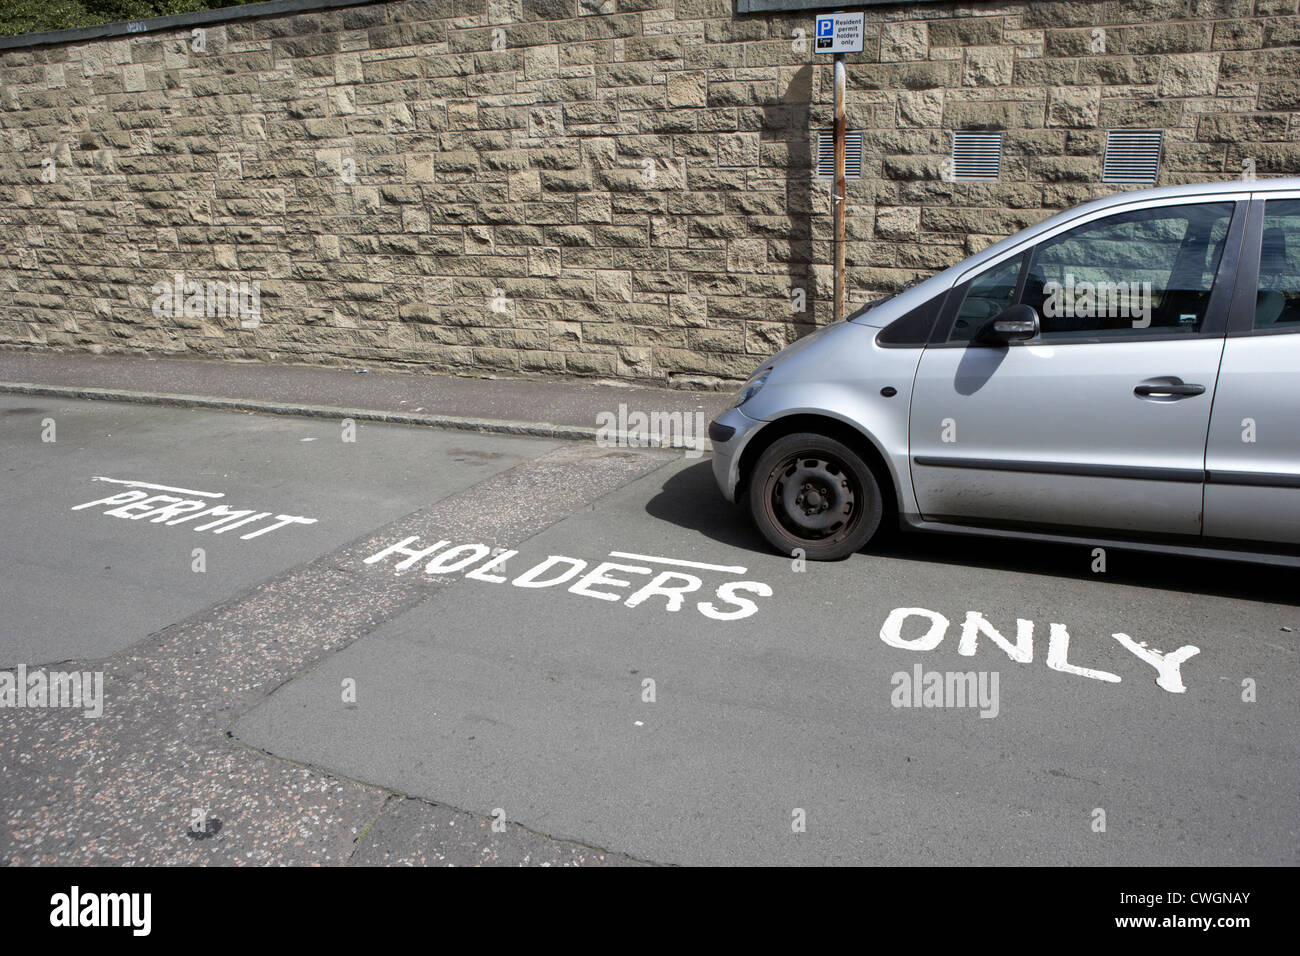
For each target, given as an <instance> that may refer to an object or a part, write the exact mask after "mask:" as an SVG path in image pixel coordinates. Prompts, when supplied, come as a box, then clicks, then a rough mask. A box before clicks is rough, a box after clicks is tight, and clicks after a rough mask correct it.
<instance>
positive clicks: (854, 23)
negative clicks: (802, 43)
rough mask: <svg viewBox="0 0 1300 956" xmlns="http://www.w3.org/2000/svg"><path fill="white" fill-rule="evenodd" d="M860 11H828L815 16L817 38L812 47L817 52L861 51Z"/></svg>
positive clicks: (862, 20)
mask: <svg viewBox="0 0 1300 956" xmlns="http://www.w3.org/2000/svg"><path fill="white" fill-rule="evenodd" d="M865 19H866V15H865V14H862V13H828V14H823V15H820V16H818V17H817V40H816V43H814V44H813V49H814V50H816V52H818V53H861V52H862V34H863V22H864V20H865Z"/></svg>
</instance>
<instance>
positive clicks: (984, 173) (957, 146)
mask: <svg viewBox="0 0 1300 956" xmlns="http://www.w3.org/2000/svg"><path fill="white" fill-rule="evenodd" d="M952 178H953V180H954V181H956V182H976V183H995V182H997V181H998V180H999V179H1001V178H1002V134H1001V133H976V132H973V131H971V130H954V131H953V134H952Z"/></svg>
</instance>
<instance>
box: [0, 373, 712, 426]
mask: <svg viewBox="0 0 1300 956" xmlns="http://www.w3.org/2000/svg"><path fill="white" fill-rule="evenodd" d="M365 368H366V366H357V367H356V368H343V369H341V368H326V367H320V366H308V365H268V364H263V363H260V362H240V361H220V360H212V359H184V358H165V357H164V358H150V357H146V356H136V355H84V354H63V353H54V352H25V351H20V350H10V349H0V394H4V393H9V394H28V395H46V396H54V397H63V398H83V399H100V400H107V401H119V402H140V403H147V404H163V405H183V406H194V407H202V408H227V409H237V410H241V411H256V412H265V413H268V414H273V415H304V416H310V417H314V418H339V419H342V418H352V419H357V420H362V421H378V422H389V423H393V424H410V425H431V426H435V427H440V428H458V429H465V430H470V431H484V432H498V433H504V434H513V435H536V436H540V437H545V438H561V439H568V440H577V441H590V440H594V439H595V438H596V433H597V429H598V427H599V426H600V425H601V424H602V422H608V421H609V420H610V419H609V418H608V416H610V415H612V416H614V420H615V421H617V422H618V425H617V428H618V430H619V431H620V432H625V433H626V434H627V435H630V436H635V437H637V438H639V439H641V443H643V444H645V443H648V444H662V445H665V446H668V447H683V435H685V437H687V438H689V439H697V440H698V439H704V434H703V430H702V429H699V428H698V424H699V422H701V421H702V422H703V424H704V428H707V426H708V422H710V421H711V420H712V419H714V418H715V417H717V415H718V414H719V413H720V412H721V411H722V410H723V409H725V408H726V407H727V405H728V403H729V401H730V399H731V394H730V392H713V391H685V390H681V389H667V388H649V387H645V386H632V385H628V386H623V385H610V384H595V383H589V382H574V381H566V382H546V381H535V380H530V379H518V378H467V377H461V376H456V375H443V374H437V373H433V372H396V371H389V370H374V369H372V370H367V371H365V372H364V374H362V372H361V370H362V369H365ZM620 406H624V407H625V412H624V414H623V415H620ZM636 412H640V413H644V414H645V415H646V416H650V415H652V414H653V413H659V415H660V416H663V415H680V416H681V417H680V418H673V419H663V418H662V417H661V418H659V419H648V420H650V421H656V420H658V421H676V422H680V423H685V428H684V429H683V428H682V427H681V426H680V425H679V426H677V428H676V430H675V431H673V430H671V429H667V428H665V429H664V431H666V432H667V434H665V435H664V436H663V438H662V441H660V440H657V439H656V438H655V437H654V436H653V435H651V434H650V433H649V429H646V428H638V427H637V425H636V419H635V418H634V419H633V420H632V423H631V425H630V427H629V424H628V418H627V416H628V415H629V414H631V413H636ZM602 413H603V414H604V415H605V416H607V417H606V418H605V419H603V420H602V419H601V418H600V417H598V416H601V415H602ZM697 413H699V415H701V416H702V418H697V417H696V415H697ZM696 447H701V446H700V445H699V444H697V445H696ZM703 447H704V448H706V449H707V448H708V444H707V440H705V441H704V443H703Z"/></svg>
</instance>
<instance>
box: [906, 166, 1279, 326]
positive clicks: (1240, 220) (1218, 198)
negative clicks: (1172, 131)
mask: <svg viewBox="0 0 1300 956" xmlns="http://www.w3.org/2000/svg"><path fill="white" fill-rule="evenodd" d="M1270 195H1271V194H1270ZM1296 196H1300V193H1297V194H1296ZM1278 198H1283V197H1278ZM1285 198H1291V197H1290V196H1289V195H1288V196H1286V197H1285ZM1189 200H1190V201H1189ZM1222 202H1231V203H1232V204H1233V209H1232V216H1231V218H1230V219H1229V220H1228V233H1227V236H1226V237H1225V238H1224V243H1223V255H1222V257H1221V258H1220V259H1219V267H1218V270H1217V271H1216V272H1215V274H1214V286H1213V290H1212V291H1211V293H1210V301H1209V304H1208V305H1207V306H1206V310H1205V321H1204V322H1202V323H1201V328H1200V329H1198V330H1197V331H1196V332H1194V333H1191V334H1187V333H1176V332H1156V333H1153V334H1148V335H1142V334H1137V335H1123V336H1115V337H1109V336H1108V337H1101V336H1096V335H1088V334H1086V333H1081V334H1078V335H1061V336H1054V337H1053V338H1051V339H1044V338H1042V337H1041V335H1039V336H1035V337H1034V338H1032V339H1025V340H1021V341H1015V342H1007V343H1002V344H989V343H985V342H976V341H961V342H949V341H948V337H949V335H950V334H951V331H952V325H953V322H954V321H955V320H956V318H957V309H958V307H959V303H961V302H963V301H964V300H965V297H966V290H967V287H968V285H969V283H970V282H972V281H973V280H974V279H976V278H978V277H979V276H982V275H983V274H984V273H985V271H986V270H988V269H995V268H997V267H998V266H1000V265H1001V264H1002V263H1004V262H1006V261H1007V260H1008V259H1011V258H1013V257H1014V256H1017V255H1021V254H1023V253H1026V252H1028V253H1030V255H1027V256H1026V257H1025V262H1024V263H1023V264H1022V265H1021V271H1020V280H1019V282H1018V283H1017V286H1016V302H1019V301H1020V298H1021V296H1022V295H1023V294H1024V286H1025V280H1026V278H1027V273H1028V264H1029V263H1030V262H1031V261H1032V259H1033V255H1032V253H1033V252H1034V251H1035V250H1036V249H1037V248H1038V246H1039V245H1041V244H1042V243H1044V242H1048V241H1050V240H1052V239H1054V238H1056V237H1057V236H1059V235H1061V234H1062V233H1064V232H1069V231H1070V230H1072V229H1075V228H1077V227H1079V226H1084V225H1087V224H1088V223H1091V222H1095V221H1096V220H1098V219H1106V218H1109V217H1111V216H1116V215H1123V214H1124V213H1128V212H1134V211H1137V210H1141V209H1156V208H1159V207H1163V206H1204V205H1214V204H1215V203H1222ZM1253 205H1254V203H1253V202H1251V201H1250V194H1249V193H1247V192H1245V191H1244V190H1243V191H1237V190H1234V191H1232V192H1231V193H1207V194H1206V195H1205V196H1195V197H1190V196H1178V197H1172V198H1168V199H1162V200H1159V201H1155V202H1152V201H1150V200H1147V201H1140V202H1133V203H1125V204H1124V205H1122V206H1114V207H1110V208H1108V209H1101V210H1096V211H1094V212H1093V213H1091V214H1089V215H1086V216H1079V217H1077V218H1075V219H1071V220H1070V221H1069V222H1066V223H1062V224H1061V225H1060V226H1059V227H1058V228H1055V229H1052V230H1051V231H1050V232H1047V233H1044V234H1043V235H1041V236H1036V237H1034V238H1033V239H1028V240H1026V241H1025V242H1022V243H1018V244H1017V245H1016V246H1015V248H1014V249H1011V250H1009V251H1007V252H1006V253H1005V254H1003V255H1001V256H998V257H997V258H996V259H994V260H993V261H992V262H987V263H982V264H981V265H979V266H976V267H974V268H972V269H970V270H968V271H967V272H964V273H962V274H961V276H960V277H959V278H958V280H957V282H956V283H954V284H953V287H952V290H951V291H950V292H949V294H948V301H947V302H946V303H944V310H943V315H942V316H941V317H940V319H939V321H938V322H936V323H935V327H934V332H933V334H932V335H931V336H930V344H929V346H927V347H928V348H962V349H964V348H1027V347H1031V346H1038V347H1040V348H1044V347H1045V348H1054V347H1056V346H1058V345H1108V344H1111V343H1115V342H1128V343H1134V342H1190V341H1194V340H1196V339H1201V338H1211V337H1216V336H1223V335H1224V333H1225V331H1226V330H1227V325H1228V314H1229V311H1230V310H1231V311H1232V313H1233V314H1234V315H1235V314H1236V312H1237V309H1238V305H1237V303H1238V300H1237V298H1236V294H1237V290H1238V288H1239V285H1238V275H1237V271H1238V264H1239V262H1240V261H1241V256H1242V251H1243V240H1244V238H1245V233H1246V225H1247V219H1248V217H1249V207H1251V206H1253ZM1262 219H1263V217H1262V215H1261V216H1260V221H1261V226H1260V234H1261V235H1262V233H1263V228H1262ZM1255 248H1256V250H1258V245H1256V247H1255ZM1256 262H1258V256H1256ZM1255 291H1256V290H1253V289H1252V291H1251V316H1252V320H1251V321H1252V324H1253V321H1254V320H1253V316H1254V293H1255ZM958 292H960V294H958ZM1264 334H1269V335H1273V334H1279V332H1278V331H1273V330H1270V331H1268V332H1265V333H1264Z"/></svg>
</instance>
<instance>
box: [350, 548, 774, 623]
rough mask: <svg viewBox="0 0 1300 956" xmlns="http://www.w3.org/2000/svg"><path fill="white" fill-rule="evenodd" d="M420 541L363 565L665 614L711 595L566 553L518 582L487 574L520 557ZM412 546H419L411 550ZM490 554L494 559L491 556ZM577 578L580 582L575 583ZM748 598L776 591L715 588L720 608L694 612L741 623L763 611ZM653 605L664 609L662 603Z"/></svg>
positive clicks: (733, 584)
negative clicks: (418, 570)
mask: <svg viewBox="0 0 1300 956" xmlns="http://www.w3.org/2000/svg"><path fill="white" fill-rule="evenodd" d="M419 540H420V538H419V535H410V536H409V537H406V538H403V539H402V540H401V541H398V542H397V543H396V544H392V545H389V546H388V547H387V548H384V549H383V550H382V551H378V552H376V553H375V554H372V555H371V556H370V557H368V558H365V559H363V563H365V564H377V563H379V562H380V561H383V560H385V559H387V558H398V559H399V560H397V561H396V563H395V564H394V565H393V571H394V572H396V573H398V574H400V573H402V572H403V571H405V570H407V569H408V568H411V567H414V566H415V565H416V564H417V563H419V562H421V561H427V562H428V563H427V564H426V565H425V567H424V573H426V574H450V573H456V572H460V573H463V574H464V575H465V577H466V578H469V579H471V580H475V581H487V582H488V583H490V584H504V583H506V582H507V581H509V582H510V586H511V587H516V588H524V589H528V590H541V589H544V588H553V587H563V589H564V590H565V591H567V592H568V593H570V594H577V595H579V596H581V597H587V598H595V599H596V600H598V601H621V602H622V604H623V606H624V607H629V608H634V607H638V606H640V605H642V604H644V603H646V601H647V600H648V599H650V598H652V597H658V598H662V599H663V605H662V607H663V609H664V610H666V611H669V612H677V611H680V610H681V609H682V608H683V607H686V606H687V598H686V595H688V594H695V593H696V592H699V593H700V595H701V596H703V595H705V594H707V591H704V590H703V588H704V579H703V578H700V577H697V576H696V575H694V574H687V573H686V572H684V571H660V572H658V573H657V574H656V573H655V572H654V571H653V570H652V569H650V568H646V567H640V566H638V565H634V564H617V563H615V562H613V561H602V562H598V563H596V565H595V567H593V568H591V570H587V566H588V563H589V562H588V561H587V560H586V559H584V558H571V557H568V556H567V555H563V554H551V555H547V557H546V559H545V560H544V561H541V562H540V563H537V564H534V565H533V566H532V567H530V568H529V569H528V570H526V571H524V572H523V573H522V574H518V575H516V576H514V577H513V578H510V577H507V576H506V575H503V574H488V573H487V572H488V571H490V570H495V569H497V568H500V569H501V570H505V568H504V565H505V562H506V560H507V559H508V558H512V557H514V556H515V555H517V554H518V553H519V552H518V551H504V552H499V553H494V552H493V551H492V549H491V548H489V547H488V546H487V545H486V544H481V543H475V544H461V545H456V546H455V547H450V548H448V547H447V546H448V545H449V544H450V542H449V541H446V540H441V541H437V542H436V543H434V544H432V545H430V546H428V547H424V548H421V547H418V545H417V543H418V542H419ZM412 545H417V546H416V547H412ZM444 549H445V550H444ZM440 552H441V553H440ZM491 554H495V556H493V557H489V555H491ZM609 554H610V556H611V557H625V558H633V559H635V560H639V561H644V562H645V563H647V564H673V565H683V566H685V567H689V568H693V569H705V570H710V571H722V572H725V573H727V574H744V573H745V571H746V569H745V568H741V567H735V566H730V565H723V564H704V563H702V562H699V561H686V560H681V559H678V558H660V557H652V556H649V555H643V554H633V553H631V552H625V551H611V552H609ZM484 558H487V559H488V560H487V562H486V563H485V564H482V565H480V566H479V567H477V568H473V569H470V565H472V564H475V563H477V562H478V561H481V560H483V559H484ZM611 571H618V572H621V573H623V574H626V575H646V576H650V575H654V576H653V577H652V578H651V579H650V580H649V581H648V582H646V583H645V584H641V583H640V582H636V583H633V581H632V580H630V579H624V578H617V577H612V576H611V575H610V572H611ZM584 572H585V573H584ZM575 578H576V579H577V580H574V579H575ZM570 582H572V583H570ZM638 585H639V586H638ZM628 589H635V590H632V593H630V594H628V595H627V596H626V597H625V596H624V595H623V594H621V593H619V592H620V591H624V590H628ZM745 595H753V596H754V597H758V598H769V597H771V596H772V589H771V587H769V586H768V585H766V584H764V583H763V582H762V581H727V582H726V583H725V584H721V585H719V586H718V587H717V588H715V589H714V592H713V597H714V598H716V599H717V601H718V602H719V603H718V604H715V603H714V602H713V601H696V602H694V606H695V610H696V611H698V612H699V613H700V614H702V615H704V616H705V617H707V618H709V619H710V620H714V621H738V620H741V619H742V618H746V617H749V616H750V615H751V614H755V613H757V611H758V603H757V602H756V601H753V600H750V598H749V597H747V596H745ZM653 603H654V604H655V605H658V604H659V602H657V601H656V602H653Z"/></svg>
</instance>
